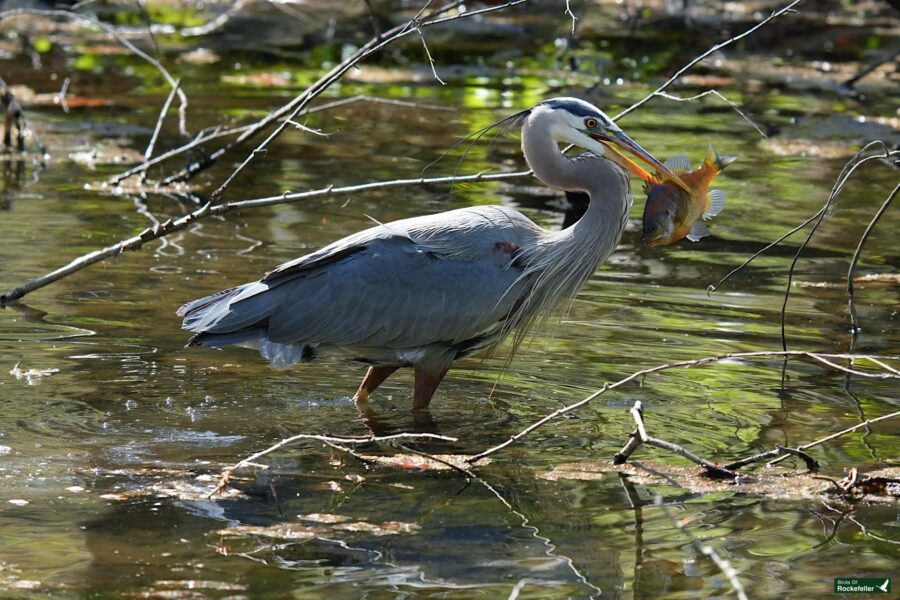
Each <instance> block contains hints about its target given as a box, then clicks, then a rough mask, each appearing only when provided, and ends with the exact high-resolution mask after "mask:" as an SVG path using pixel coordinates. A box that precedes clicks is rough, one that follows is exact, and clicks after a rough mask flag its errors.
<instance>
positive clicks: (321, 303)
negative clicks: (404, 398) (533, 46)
mask: <svg viewBox="0 0 900 600" xmlns="http://www.w3.org/2000/svg"><path fill="white" fill-rule="evenodd" d="M515 119H518V120H520V121H521V123H522V151H523V153H524V154H525V160H526V161H527V162H528V165H529V166H530V167H531V168H532V169H533V170H534V174H535V175H536V176H537V177H538V178H540V179H541V180H542V181H543V182H544V183H546V184H547V185H549V186H551V187H554V188H558V189H561V190H569V191H581V192H585V193H587V194H588V195H589V196H590V205H589V207H588V210H587V212H586V213H585V215H584V216H583V217H582V218H581V219H580V220H579V221H578V222H577V223H575V224H574V225H573V226H571V227H569V228H567V229H564V230H562V231H547V230H544V229H543V228H541V227H539V226H538V225H535V224H534V223H533V222H532V221H531V220H529V219H528V218H527V217H525V216H524V215H522V214H521V213H519V212H518V211H515V210H513V209H511V208H507V207H505V206H475V207H470V208H461V209H457V210H451V211H447V212H442V213H439V214H436V215H429V216H424V217H415V218H411V219H403V220H400V221H394V222H391V223H386V224H384V225H379V226H376V227H372V228H370V229H367V230H365V231H361V232H359V233H356V234H354V235H351V236H349V237H346V238H344V239H341V240H338V241H336V242H334V243H332V244H330V245H328V246H326V247H324V248H322V249H321V250H319V251H317V252H313V253H312V254H307V255H306V256H302V257H300V258H297V259H295V260H292V261H290V262H287V263H285V264H283V265H281V266H279V267H277V268H275V269H274V270H273V271H271V272H269V273H267V274H266V275H265V276H264V277H263V278H262V279H260V280H259V281H255V282H252V283H246V284H244V285H239V286H237V287H233V288H230V289H227V290H224V291H221V292H217V293H215V294H212V295H210V296H206V297H204V298H200V299H199V300H194V301H193V302H189V303H187V304H185V305H184V306H182V307H181V308H180V309H179V310H178V315H179V316H183V317H184V323H183V325H182V326H183V327H184V329H186V330H188V331H191V332H194V334H195V335H194V336H193V337H192V338H191V339H190V341H189V342H188V344H189V345H203V346H213V347H218V346H226V345H229V344H241V345H251V346H255V347H258V349H259V352H260V354H262V356H263V357H265V358H267V359H269V361H270V363H271V364H272V366H276V367H278V366H286V365H289V364H292V363H295V362H299V361H304V362H306V361H311V360H313V359H314V358H316V357H318V356H321V355H338V356H343V357H345V358H350V359H353V360H357V361H361V362H363V363H367V364H369V365H371V366H369V368H368V371H367V372H366V374H365V377H364V378H363V380H362V383H361V384H360V386H359V390H358V391H357V392H356V395H355V399H356V400H357V402H359V403H362V402H365V401H366V399H367V398H368V396H369V394H371V393H372V392H373V391H374V390H375V388H377V387H378V386H379V385H380V384H381V383H382V382H383V381H384V380H385V379H387V377H388V376H390V375H391V373H393V372H394V371H395V370H397V369H398V368H399V367H412V368H413V369H415V392H414V397H413V408H414V409H418V408H426V407H427V406H428V404H429V403H430V402H431V397H432V395H433V394H434V391H435V389H436V388H437V386H438V384H439V383H440V382H441V380H442V379H443V377H444V375H445V374H446V373H447V370H448V368H449V367H450V364H451V363H452V362H453V361H454V360H456V359H457V358H461V357H464V356H468V355H471V354H474V353H477V352H482V351H486V350H489V349H492V348H494V347H496V346H497V345H498V344H499V343H500V342H501V341H502V340H503V339H504V338H505V337H506V336H507V335H508V334H510V333H514V344H517V343H518V342H520V341H521V340H522V337H523V335H524V334H525V332H526V331H527V330H528V328H529V326H530V325H532V324H534V322H535V320H537V319H538V318H540V317H542V316H546V315H548V314H551V313H552V312H553V311H554V310H555V309H559V308H564V306H565V305H566V304H567V303H569V302H570V301H571V300H572V298H573V297H574V296H575V293H576V292H577V291H578V289H579V288H580V287H581V285H582V284H583V283H584V282H585V281H586V280H587V279H588V277H590V276H591V274H592V273H593V272H594V270H595V269H596V267H597V265H598V264H599V263H600V262H602V261H603V260H604V259H606V257H607V256H609V254H610V253H611V252H612V251H613V249H615V247H616V245H617V244H618V241H619V238H620V237H621V235H622V229H623V228H624V226H625V221H626V217H627V215H628V208H629V206H630V204H631V198H630V187H629V183H628V177H627V175H626V174H625V171H624V170H623V169H626V170H629V171H631V172H633V173H636V174H638V175H641V174H643V175H646V171H644V170H643V169H642V168H641V167H639V166H638V165H637V164H636V163H633V162H632V161H631V160H630V159H629V158H626V157H625V155H624V154H622V153H621V152H620V151H619V150H617V149H616V148H615V146H618V148H619V149H621V150H623V151H626V152H628V153H630V154H632V155H634V156H636V157H637V158H638V159H640V160H642V161H644V162H645V163H647V164H648V165H650V166H651V167H653V168H654V169H655V170H656V171H658V172H660V173H664V174H667V175H669V176H671V177H673V178H674V179H675V180H676V181H677V180H678V178H677V177H676V176H674V175H672V174H671V173H670V172H669V171H668V169H666V167H664V166H663V165H662V164H660V163H659V161H657V160H656V159H655V158H653V156H651V155H650V154H649V153H647V152H646V151H645V150H644V149H642V148H641V147H640V146H638V145H637V144H636V143H635V142H634V141H632V140H631V138H629V137H628V136H627V135H625V134H624V133H623V132H622V130H621V129H620V128H619V127H618V126H617V125H616V124H615V123H613V121H612V120H610V119H609V118H608V117H607V116H606V115H605V114H603V112H602V111H600V110H599V109H598V108H596V107H595V106H593V105H592V104H589V103H587V102H584V101H582V100H578V99H575V98H555V99H552V100H547V101H545V102H541V103H539V104H537V105H535V106H534V107H532V108H530V109H528V110H526V111H523V112H521V113H519V114H517V115H514V116H513V117H510V119H506V120H505V121H507V122H510V120H515ZM561 142H564V143H569V144H575V145H577V146H579V147H581V148H584V149H587V150H589V151H590V153H585V154H581V155H579V156H574V157H568V156H566V155H564V154H563V153H562V152H561V151H560V149H559V143H561Z"/></svg>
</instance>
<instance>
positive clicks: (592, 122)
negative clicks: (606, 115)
mask: <svg viewBox="0 0 900 600" xmlns="http://www.w3.org/2000/svg"><path fill="white" fill-rule="evenodd" d="M584 126H585V127H587V128H588V129H593V128H594V127H596V126H597V119H595V118H594V117H588V118H587V119H585V120H584Z"/></svg>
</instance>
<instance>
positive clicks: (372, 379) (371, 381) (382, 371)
mask: <svg viewBox="0 0 900 600" xmlns="http://www.w3.org/2000/svg"><path fill="white" fill-rule="evenodd" d="M396 370H397V367H369V370H368V371H366V376H365V377H363V380H362V383H360V384H359V389H358V390H356V395H354V396H353V399H354V400H356V402H358V403H359V402H362V403H364V402H366V400H368V399H369V394H371V393H372V392H374V391H375V388H377V387H378V386H379V385H381V384H382V383H384V380H385V379H387V378H388V377H390V376H391V373H393V372H394V371H396Z"/></svg>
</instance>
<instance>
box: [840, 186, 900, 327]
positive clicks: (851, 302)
mask: <svg viewBox="0 0 900 600" xmlns="http://www.w3.org/2000/svg"><path fill="white" fill-rule="evenodd" d="M897 190H900V184H897V185H895V186H894V189H893V190H892V191H891V193H890V194H888V197H887V198H886V199H885V201H884V202H882V203H881V207H880V208H879V209H878V212H876V213H875V216H874V217H872V220H871V221H869V225H868V226H867V227H866V230H865V232H863V234H862V237H861V238H859V243H858V244H857V245H856V250H854V252H853V258H852V259H851V260H850V268H848V269H847V304H848V307H849V309H850V331H851V332H852V334H853V337H854V338H855V337H856V334H857V333H859V324H858V321H857V319H856V303H855V302H854V296H853V271H855V270H856V263H857V262H859V255H860V254H862V249H863V246H864V245H865V243H866V240H868V239H869V235H870V234H871V233H872V230H873V229H875V225H877V224H878V221H879V220H880V219H881V216H882V215H883V214H884V212H885V211H886V210H887V209H888V206H890V205H891V202H892V201H893V200H894V196H896V195H897Z"/></svg>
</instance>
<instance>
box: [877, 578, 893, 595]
mask: <svg viewBox="0 0 900 600" xmlns="http://www.w3.org/2000/svg"><path fill="white" fill-rule="evenodd" d="M890 585H891V580H890V579H885V580H884V583H882V584H881V585H879V586H878V589H879V590H881V591H882V592H883V593H885V594H886V593H888V592H889V591H890V589H889V588H890Z"/></svg>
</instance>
